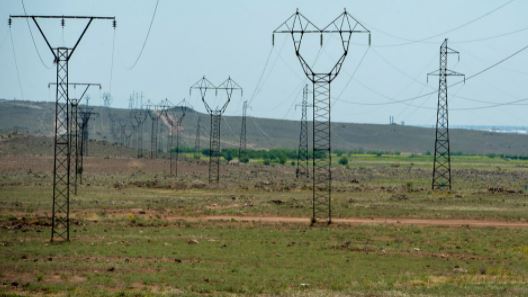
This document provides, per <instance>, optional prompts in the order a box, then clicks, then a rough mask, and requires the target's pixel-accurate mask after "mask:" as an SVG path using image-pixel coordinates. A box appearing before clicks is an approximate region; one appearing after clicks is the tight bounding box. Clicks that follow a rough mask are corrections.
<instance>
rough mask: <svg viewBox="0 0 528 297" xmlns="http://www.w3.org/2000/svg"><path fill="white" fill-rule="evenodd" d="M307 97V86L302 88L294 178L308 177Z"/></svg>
mask: <svg viewBox="0 0 528 297" xmlns="http://www.w3.org/2000/svg"><path fill="white" fill-rule="evenodd" d="M308 96H309V86H308V85H305V86H304V88H303V99H302V104H301V129H300V131H299V149H298V150H297V168H296V170H295V177H297V178H299V177H303V176H304V177H309V176H310V151H309V150H308Z"/></svg>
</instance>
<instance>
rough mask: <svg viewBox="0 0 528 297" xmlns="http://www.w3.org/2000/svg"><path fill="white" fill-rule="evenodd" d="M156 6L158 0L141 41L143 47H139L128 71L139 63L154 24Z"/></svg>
mask: <svg viewBox="0 0 528 297" xmlns="http://www.w3.org/2000/svg"><path fill="white" fill-rule="evenodd" d="M158 4H159V0H156V6H155V7H154V12H153V13H152V18H151V19H150V24H149V28H148V31H147V35H146V36H145V40H144V41H143V45H142V46H141V50H140V51H139V54H138V56H137V58H136V60H135V61H134V64H132V66H130V67H129V68H128V70H132V69H134V68H135V67H136V65H137V63H138V62H139V59H140V58H141V56H142V55H143V50H144V49H145V46H146V45H147V41H148V38H149V36H150V30H151V29H152V24H153V23H154V19H155V18H156V12H157V11H158Z"/></svg>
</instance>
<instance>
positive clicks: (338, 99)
mask: <svg viewBox="0 0 528 297" xmlns="http://www.w3.org/2000/svg"><path fill="white" fill-rule="evenodd" d="M526 49H528V44H527V45H525V46H523V47H522V48H520V49H518V50H517V51H515V52H513V53H512V54H510V55H508V56H506V57H504V58H502V59H500V60H499V61H497V62H495V63H493V64H491V65H490V66H488V67H486V68H484V69H482V70H480V71H478V72H476V73H473V74H471V75H469V76H467V77H466V78H465V80H463V81H457V82H455V83H452V84H450V85H449V87H453V86H456V85H459V84H461V83H465V82H466V81H468V80H470V79H473V78H475V77H477V76H479V75H481V74H483V73H485V72H487V71H489V70H491V69H493V68H495V67H497V66H498V65H500V64H502V63H504V62H506V61H508V60H509V59H511V58H513V57H515V56H517V55H518V54H520V53H521V52H523V51H525V50H526ZM356 81H357V80H356ZM358 82H359V81H358ZM434 93H436V91H431V92H427V93H425V94H421V95H417V96H413V97H409V98H403V99H396V98H392V97H390V96H386V95H382V96H383V97H385V98H387V99H389V100H390V102H376V103H365V102H358V101H348V100H343V99H341V98H339V97H338V98H336V100H337V101H341V102H344V103H348V104H357V105H373V106H375V105H391V104H398V103H404V102H409V101H414V100H416V99H420V98H423V97H426V96H429V95H431V94H434Z"/></svg>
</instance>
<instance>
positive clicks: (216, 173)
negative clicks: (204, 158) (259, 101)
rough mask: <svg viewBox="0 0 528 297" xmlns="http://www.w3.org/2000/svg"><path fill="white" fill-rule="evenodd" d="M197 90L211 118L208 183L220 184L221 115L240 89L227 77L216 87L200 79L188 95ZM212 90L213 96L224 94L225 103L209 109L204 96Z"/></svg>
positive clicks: (206, 80) (203, 78)
mask: <svg viewBox="0 0 528 297" xmlns="http://www.w3.org/2000/svg"><path fill="white" fill-rule="evenodd" d="M193 89H197V90H199V91H200V95H201V96H202V102H203V104H204V106H205V109H206V110H207V112H208V113H209V115H210V118H211V129H210V130H209V131H210V136H209V183H213V182H214V183H216V184H218V183H219V182H220V153H221V151H220V150H221V145H220V123H221V121H222V114H223V113H224V112H225V110H226V109H227V106H228V105H229V102H230V101H231V98H232V96H233V92H234V91H235V90H236V91H238V90H240V95H241V96H242V95H243V94H242V87H240V86H239V85H238V84H237V83H236V82H235V81H234V80H232V79H231V77H228V78H227V79H226V80H225V81H224V82H223V83H221V84H220V85H218V86H215V85H214V84H212V83H211V82H210V81H209V80H208V79H207V78H205V76H204V77H202V79H200V80H199V81H197V82H196V83H195V84H194V85H192V86H191V88H190V90H189V93H190V92H191V91H192V90H193ZM209 90H214V91H215V95H217V96H218V91H219V90H222V91H225V92H226V101H224V104H223V105H216V106H213V107H211V106H210V105H209V104H208V103H207V101H205V95H206V93H207V91H209Z"/></svg>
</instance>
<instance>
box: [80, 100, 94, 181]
mask: <svg viewBox="0 0 528 297" xmlns="http://www.w3.org/2000/svg"><path fill="white" fill-rule="evenodd" d="M79 115H80V116H81V144H80V146H79V147H80V154H79V155H80V162H79V163H80V165H79V170H78V172H79V183H80V184H81V185H82V183H83V172H84V157H85V156H88V140H89V135H88V123H89V121H90V119H91V118H92V116H96V115H98V114H97V113H95V112H93V111H91V109H89V108H84V109H81V111H80V112H79Z"/></svg>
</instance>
